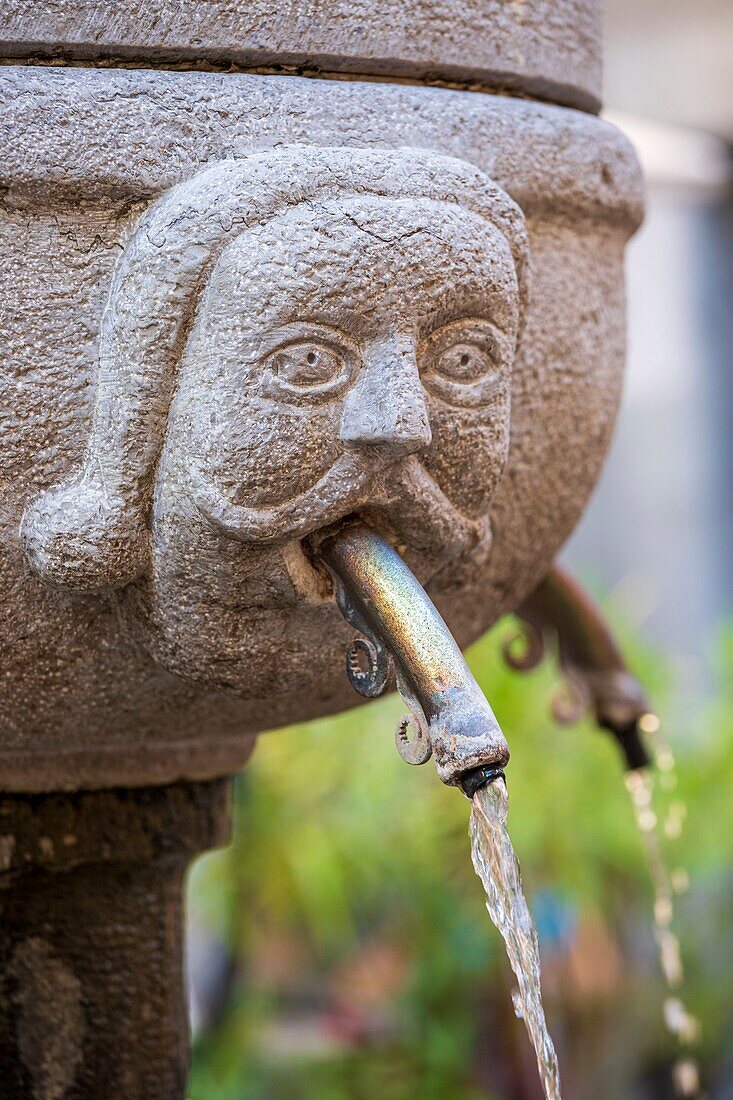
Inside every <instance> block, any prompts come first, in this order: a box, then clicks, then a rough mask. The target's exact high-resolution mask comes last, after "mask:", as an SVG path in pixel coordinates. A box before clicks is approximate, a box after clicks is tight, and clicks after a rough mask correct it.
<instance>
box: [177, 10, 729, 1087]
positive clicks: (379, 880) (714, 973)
mask: <svg viewBox="0 0 733 1100" xmlns="http://www.w3.org/2000/svg"><path fill="white" fill-rule="evenodd" d="M606 78H607V79H606V102H607V105H608V111H607V114H608V117H609V118H610V119H611V120H612V121H613V122H615V123H616V124H617V125H618V126H620V127H621V128H622V129H624V130H625V131H626V133H627V134H628V135H629V136H630V137H631V139H632V141H634V143H635V144H636V147H637V149H638V152H639V156H640V158H641V161H642V164H643V166H644V168H645V171H646V175H647V181H648V207H647V219H646V223H645V225H644V227H643V228H642V230H641V232H640V233H639V234H638V236H637V237H636V239H635V240H634V241H633V242H632V244H631V247H630V249H629V253H628V293H629V371H628V380H627V387H626V397H625V403H624V406H623V411H622V414H621V417H620V421H619V426H618V430H617V433H616V439H615V443H614V446H613V449H612V452H611V454H610V457H609V461H608V464H607V466H606V469H605V473H604V475H603V478H602V480H601V483H600V485H599V487H598V491H597V493H596V496H595V498H594V500H593V502H592V504H591V507H590V508H589V510H588V512H587V514H586V516H585V518H584V520H583V523H582V524H581V526H580V528H579V530H578V531H577V533H576V534H575V536H574V537H573V539H572V540H571V541H570V543H569V545H568V546H567V548H566V550H565V552H564V554H563V560H564V561H565V563H566V564H568V565H570V566H571V568H572V569H573V570H574V571H575V572H576V574H577V575H578V576H580V577H581V578H582V579H583V580H584V581H585V582H586V583H587V584H588V585H589V587H590V588H591V590H592V591H593V592H594V593H595V594H596V595H597V596H598V597H599V598H600V599H601V601H602V603H603V605H604V608H605V610H606V611H607V613H608V615H609V618H610V620H611V621H612V623H613V624H614V625H615V626H616V628H617V629H618V631H619V633H620V636H621V637H622V639H623V640H624V643H625V646H626V652H627V656H628V658H629V661H630V663H631V665H632V667H633V669H634V671H635V673H636V674H637V675H638V676H639V678H640V679H641V681H642V682H643V684H644V685H645V687H646V689H647V691H648V693H649V695H650V696H651V698H652V699H653V700H654V704H655V709H656V710H657V711H658V712H659V714H660V716H661V722H662V725H661V730H660V735H661V736H662V737H663V738H664V740H665V741H667V742H669V743H670V744H671V745H672V747H673V750H674V753H675V756H676V761H677V764H676V769H675V771H674V773H672V774H671V775H670V776H668V777H667V780H666V782H664V783H660V782H658V783H657V789H656V792H655V799H656V813H657V817H658V819H659V823H660V834H661V838H662V845H663V854H664V857H665V860H666V861H667V864H668V867H669V869H670V872H671V874H672V878H673V882H674V884H675V889H676V891H677V894H678V896H677V898H676V901H675V913H676V915H675V930H676V932H677V934H678V935H679V938H680V941H681V950H682V958H683V963H684V967H685V982H684V989H683V996H684V1001H685V1004H686V1006H687V1008H688V1010H689V1011H690V1012H691V1013H692V1014H693V1015H694V1017H695V1018H696V1020H697V1022H698V1025H699V1029H698V1038H697V1040H696V1044H695V1045H694V1053H695V1055H696V1056H697V1058H698V1059H699V1062H700V1067H701V1075H702V1082H703V1085H702V1087H703V1090H704V1094H705V1095H706V1096H708V1097H710V1098H711V1100H712V1098H715V1100H727V1098H733V1039H732V1038H731V1036H733V977H732V976H733V935H732V934H731V929H732V928H733V861H732V860H731V855H732V854H733V797H732V796H731V789H732V787H733V628H731V627H730V626H729V625H728V624H730V623H731V622H733V430H732V428H733V308H732V307H733V156H732V154H731V143H732V142H733V3H731V0H695V2H691V0H607V53H606ZM509 625H510V624H507V623H504V624H499V625H498V626H497V628H496V629H495V630H494V631H493V632H492V634H491V635H490V636H488V637H487V638H484V639H483V640H482V641H481V642H480V643H479V644H478V645H476V646H474V647H473V650H472V651H471V653H470V660H471V665H472V667H473V669H474V672H475V673H476V675H477V678H478V679H479V681H480V682H481V684H482V686H483V687H484V688H485V690H486V692H487V694H488V695H489V698H490V699H491V700H492V704H493V706H494V709H495V711H496V713H497V716H498V718H499V720H500V722H501V724H502V726H503V727H504V728H505V729H506V730H507V731H508V732H509V734H510V740H511V742H512V745H513V746H514V765H513V768H512V774H511V811H510V821H509V824H510V829H511V832H512V836H513V840H514V845H515V848H516V850H517V853H518V856H519V859H520V861H521V863H522V867H523V873H524V881H525V889H526V893H527V896H528V900H529V903H530V908H531V910H532V912H533V915H534V917H535V920H536V923H537V925H538V929H539V935H540V944H541V951H542V961H543V984H544V993H545V1004H546V1010H547V1016H548V1021H549V1025H550V1030H551V1032H552V1034H553V1037H554V1039H555V1043H556V1046H557V1048H558V1054H559V1056H560V1063H561V1068H562V1076H563V1083H564V1095H565V1097H566V1100H591V1098H593V1100H597V1098H604V1100H621V1098H623V1100H663V1098H668V1097H670V1098H671V1097H673V1096H674V1095H675V1092H674V1087H673V1084H672V1074H671V1068H672V1065H673V1063H674V1062H675V1060H676V1058H677V1057H678V1056H679V1054H680V1046H679V1041H678V1040H677V1039H676V1038H675V1037H674V1036H673V1035H672V1034H670V1032H669V1031H667V1030H666V1028H665V1026H664V1020H663V1013H662V1005H663V1002H664V1000H665V997H666V995H667V994H666V990H665V985H664V981H663V978H662V974H661V970H660V966H659V960H658V954H657V946H656V944H655V940H654V935H653V925H652V911H653V892H652V888H651V885H650V882H649V875H648V872H647V869H646V864H645V859H644V852H643V846H642V843H641V840H640V837H639V834H638V832H637V831H636V829H635V826H634V822H633V815H632V812H631V807H630V802H629V796H628V793H627V791H626V789H625V787H624V783H623V773H622V768H621V763H620V759H619V756H618V752H617V750H616V747H615V746H614V745H613V744H612V743H611V741H610V740H609V739H608V738H607V737H606V736H605V735H604V734H602V733H600V732H598V731H597V730H595V729H594V728H593V727H592V726H591V725H590V723H582V724H580V725H578V726H576V727H573V728H572V729H560V728H558V727H556V726H554V725H553V722H552V720H551V718H550V710H549V700H550V696H551V693H552V690H553V684H554V677H555V675H556V673H555V670H554V669H553V668H552V667H551V666H548V667H543V668H541V669H539V670H537V671H536V672H533V673H531V674H529V675H523V676H519V675H518V674H515V673H512V672H510V671H509V670H508V669H507V668H505V667H504V664H503V661H502V657H501V642H502V638H503V637H504V636H505V634H506V631H507V629H509ZM401 712H402V708H401V706H400V704H399V702H398V701H395V700H385V701H383V702H379V703H376V704H372V705H370V706H369V707H368V708H364V709H361V710H359V711H357V712H353V713H351V714H348V715H346V716H342V717H341V718H338V719H334V720H331V721H328V722H321V723H315V724H311V725H309V726H308V727H307V728H305V727H303V728H293V729H289V730H285V731H282V732H279V733H276V734H269V735H268V736H267V737H266V738H263V739H261V741H260V745H259V747H258V749H257V751H256V753H255V757H254V759H253V761H252V763H251V766H250V767H249V768H248V769H247V770H246V772H245V773H244V774H243V775H242V776H241V777H240V778H239V780H238V782H237V786H236V795H235V798H236V814H235V829H236V837H235V843H234V845H233V846H232V847H231V848H230V849H227V850H225V851H222V852H218V853H214V854H212V855H209V856H206V857H204V858H203V859H201V860H200V861H199V862H198V864H197V865H196V866H195V868H194V871H193V874H192V876H191V883H190V920H189V952H188V954H189V980H190V986H191V1016H192V1026H193V1031H194V1057H193V1068H192V1078H191V1086H190V1097H191V1100H261V1098H268V1100H281V1098H282V1100H291V1098H293V1100H297V1098H301V1097H302V1098H303V1100H346V1098H360V1097H364V1098H365V1100H366V1098H370V1100H371V1098H373V1097H375V1096H379V1097H380V1100H402V1098H405V1100H407V1098H408V1097H409V1098H411V1100H412V1098H413V1097H415V1096H419V1097H420V1098H421V1100H478V1098H495V1100H525V1098H526V1100H535V1098H537V1100H539V1098H540V1097H541V1092H540V1087H539V1083H538V1080H537V1073H536V1069H535V1066H534V1060H533V1055H532V1052H531V1048H530V1045H529V1042H528V1040H527V1038H526V1034H525V1032H524V1027H523V1024H522V1023H521V1021H518V1020H517V1019H516V1018H515V1017H514V1014H513V1011H512V1006H511V996H510V993H511V988H512V984H513V983H512V979H511V975H510V972H509V967H508V964H507V962H506V959H505V956H504V953H503V949H502V947H501V944H500V940H499V936H498V933H496V932H495V930H494V929H493V927H492V926H491V925H490V923H489V920H488V916H487V915H486V913H485V911H484V905H483V896H482V891H481V887H480V884H479V882H478V880H477V879H476V878H475V877H474V874H473V871H472V869H471V865H470V861H469V849H468V836H467V822H468V804H467V803H466V801H465V799H463V798H462V797H461V796H459V795H458V794H457V793H456V792H455V791H450V790H448V789H446V788H444V787H443V786H442V785H441V784H440V783H439V782H437V781H436V779H435V776H434V774H433V769H432V768H431V767H427V768H423V769H418V768H415V769H413V768H408V767H406V766H405V765H404V764H403V762H402V761H401V760H400V759H399V757H398V756H397V754H396V752H395V750H394V746H393V742H392V736H391V731H392V728H393V725H394V723H395V721H396V719H397V717H398V716H399V714H400V713H401Z"/></svg>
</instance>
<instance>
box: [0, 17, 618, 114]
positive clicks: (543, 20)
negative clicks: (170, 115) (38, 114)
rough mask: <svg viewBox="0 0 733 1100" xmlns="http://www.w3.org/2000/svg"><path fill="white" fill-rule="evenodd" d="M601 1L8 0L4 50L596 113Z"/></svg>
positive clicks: (1, 33)
mask: <svg viewBox="0 0 733 1100" xmlns="http://www.w3.org/2000/svg"><path fill="white" fill-rule="evenodd" d="M601 6H602V4H601V0H531V2H529V0H511V2H510V0H462V2H460V3H458V2H456V0H399V2H398V3H396V2H395V0H368V2H366V0H360V2H359V3H354V2H353V0H291V2H290V3H284V4H283V3H279V4H273V3H271V0H247V3H237V4H232V3H229V2H227V0H207V2H206V3H202V2H197V0H187V2H185V3H175V4H174V3H172V2H171V0H128V2H126V3H124V4H123V3H117V4H110V3H107V4H100V3H98V2H97V0H44V3H42V4H39V3H38V2H37V0H7V2H6V3H5V4H4V5H3V10H2V14H0V57H11V58H27V57H41V58H49V57H50V58H67V59H75V60H80V61H94V60H97V61H99V60H101V59H113V60H116V61H118V62H119V61H122V62H123V63H125V64H129V63H130V62H131V61H139V62H141V63H147V64H155V63H158V64H161V63H168V64H170V63H173V64H181V63H186V62H187V63H189V64H196V63H202V62H203V63H210V64H220V65H231V64H235V65H238V66H242V67H246V68H253V67H259V68H262V67H275V68H280V69H282V68H288V69H296V70H308V71H310V72H314V73H318V72H322V71H326V72H329V73H342V74H347V73H361V74H368V75H370V76H375V77H381V78H385V77H398V78H405V77H406V78H411V79H426V78H427V79H433V80H436V79H439V80H444V81H452V82H460V83H479V84H481V85H483V86H485V87H488V88H491V89H494V90H499V89H502V90H509V91H513V92H518V93H520V94H524V95H529V96H537V97H539V98H541V99H548V100H552V101H553V102H556V103H563V104H565V105H567V106H570V107H578V108H581V109H583V110H588V111H598V109H599V107H600V96H601V46H602V17H601Z"/></svg>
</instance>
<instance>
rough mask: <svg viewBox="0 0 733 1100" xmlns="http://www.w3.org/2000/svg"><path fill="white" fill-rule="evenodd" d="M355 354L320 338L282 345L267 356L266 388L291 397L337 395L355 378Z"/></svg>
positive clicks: (319, 397)
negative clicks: (353, 362)
mask: <svg viewBox="0 0 733 1100" xmlns="http://www.w3.org/2000/svg"><path fill="white" fill-rule="evenodd" d="M352 358H353V357H352V356H351V354H350V353H349V352H348V351H346V350H345V349H342V348H339V347H338V346H336V344H331V343H325V342H323V341H320V340H300V341H294V342H293V343H290V344H284V345H281V347H279V348H277V349H276V350H275V351H273V352H270V354H269V355H268V356H267V358H266V359H265V360H264V363H263V367H264V369H265V379H264V381H265V389H266V390H267V391H268V392H269V394H270V396H273V397H281V398H284V399H285V400H291V401H292V400H296V401H297V400H306V401H319V400H327V399H329V398H332V397H336V396H337V395H338V394H339V393H341V392H342V391H343V390H344V389H345V388H346V387H347V386H348V384H349V382H350V381H351V377H352V373H353V370H352Z"/></svg>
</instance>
